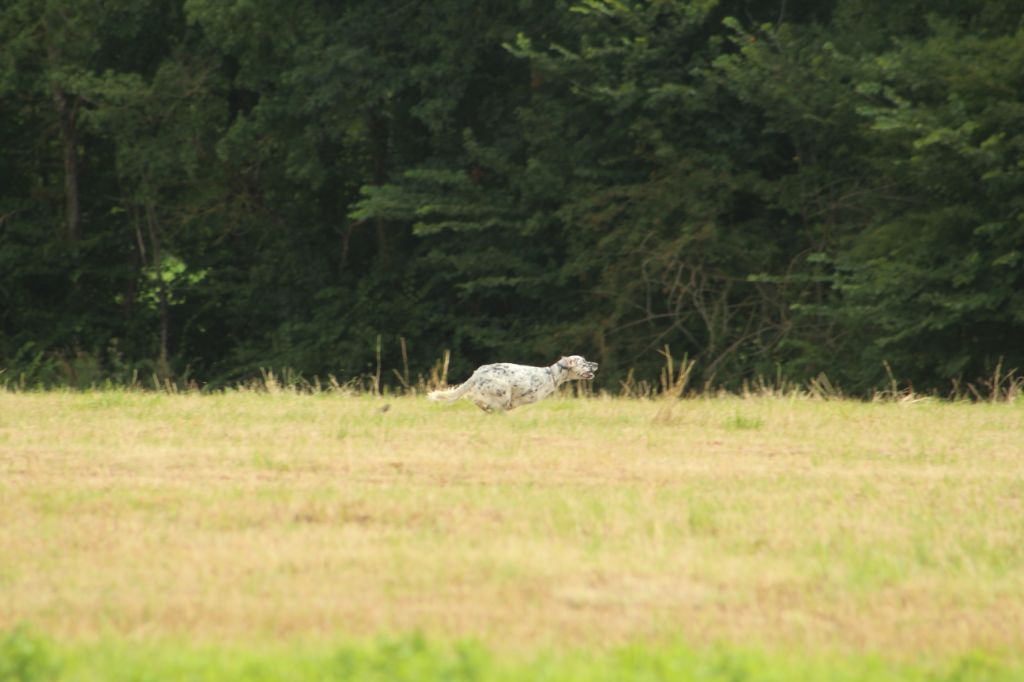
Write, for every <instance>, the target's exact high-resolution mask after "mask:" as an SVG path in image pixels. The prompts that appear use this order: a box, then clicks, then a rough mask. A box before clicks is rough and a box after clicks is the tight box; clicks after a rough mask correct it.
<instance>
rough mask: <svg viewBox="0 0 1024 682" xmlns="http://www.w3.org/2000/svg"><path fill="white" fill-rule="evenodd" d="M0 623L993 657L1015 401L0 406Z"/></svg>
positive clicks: (535, 645) (1005, 643) (305, 400)
mask: <svg viewBox="0 0 1024 682" xmlns="http://www.w3.org/2000/svg"><path fill="white" fill-rule="evenodd" d="M385 408H387V409H385ZM19 625H27V626H28V627H30V628H31V629H32V630H33V631H35V632H39V633H44V634H45V635H46V636H48V637H52V638H54V639H56V640H57V641H61V642H89V641H98V640H105V641H109V640H111V639H114V640H117V641H125V642H138V643H140V645H141V644H142V643H145V642H152V641H165V640H175V641H178V640H182V641H189V642H200V643H203V644H205V645H210V644H212V645H223V646H228V647H231V646H254V647H256V646H259V645H261V643H271V642H282V641H297V642H305V643H314V644H315V643H317V642H328V641H334V640H337V639H338V638H347V639H350V640H353V641H359V640H365V639H366V638H369V637H373V636H377V635H389V634H402V633H409V632H420V633H423V635H424V636H425V637H427V638H428V639H430V640H432V641H433V640H436V641H460V640H465V639H466V638H472V639H474V640H476V641H478V642H480V643H482V645H483V646H485V647H487V648H488V649H490V650H494V651H497V652H503V655H504V654H507V655H510V656H516V655H520V654H521V653H522V652H531V651H539V650H548V651H553V650H559V649H562V648H569V649H577V650H591V651H608V650H612V649H614V648H616V647H621V646H624V645H630V644H636V643H643V644H644V645H649V646H660V645H662V644H664V645H666V646H668V645H671V644H673V643H680V642H681V643H685V644H686V646H690V647H697V648H698V649H699V648H701V647H714V646H736V647H744V648H755V649H757V650H761V651H768V652H798V653H800V654H801V655H808V656H818V655H826V656H830V655H837V656H851V655H852V656H862V655H867V656H878V657H881V658H882V659H884V660H891V661H897V662H899V661H921V660H949V659H952V658H955V657H957V656H962V655H969V654H970V655H973V654H976V653H978V652H981V653H982V654H983V655H985V656H990V657H993V659H994V660H997V661H1011V662H1012V661H1017V662H1019V661H1020V660H1021V658H1022V656H1024V404H1022V403H1021V402H1018V403H1017V404H967V403H940V402H933V401H920V402H905V403H887V404H882V403H862V402H854V401H842V400H837V401H824V400H812V399H807V398H801V397H761V398H715V399H690V400H683V401H675V402H668V401H652V400H625V399H610V398H594V399H586V400H582V399H580V400H552V401H549V402H545V403H541V404H538V405H534V406H530V407H526V408H522V409H520V410H517V411H515V412H513V413H511V414H509V415H506V416H499V417H495V416H487V415H484V414H482V413H481V412H479V411H478V410H477V409H476V408H475V407H473V406H471V405H469V404H466V403H463V404H457V405H455V406H451V407H444V406H438V405H435V404H430V403H428V402H427V401H426V400H424V399H422V398H414V397H397V398H396V397H392V398H375V397H370V396H363V397H358V396H344V395H340V394H335V393H322V394H317V395H302V394H296V393H289V392H284V391H282V392H277V393H273V392H271V393H259V392H244V391H240V392H227V393H223V394H213V395H199V394H180V395H172V394H160V393H141V392H134V393H133V392H117V391H105V392H91V393H13V392H6V393H5V392H0V633H2V632H4V631H11V630H12V629H13V628H15V627H17V626H19ZM1014 665H1016V664H1014ZM0 668H2V666H0ZM0 677H2V675H0Z"/></svg>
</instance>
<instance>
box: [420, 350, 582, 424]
mask: <svg viewBox="0 0 1024 682" xmlns="http://www.w3.org/2000/svg"><path fill="white" fill-rule="evenodd" d="M596 371H597V363H596V362H590V361H589V360H587V359H586V358H583V357H582V356H579V355H570V356H569V357H567V358H562V359H561V360H559V361H558V362H556V363H555V364H553V365H551V366H550V367H531V366H529V365H513V364H511V363H508V362H499V363H497V364H494V365H483V366H482V367H478V368H477V370H476V371H475V372H473V376H471V377H469V379H467V380H466V383H464V384H461V385H459V386H456V387H454V388H449V389H445V390H443V391H431V392H430V393H429V394H428V395H427V397H428V398H429V399H431V400H435V401H442V402H448V403H450V402H454V401H456V400H458V399H459V398H461V397H463V396H465V397H467V398H469V399H470V400H472V401H473V402H474V403H475V404H476V405H477V407H479V408H480V409H482V410H483V411H484V412H505V411H507V410H511V409H512V408H514V407H519V406H520V405H529V404H530V403H535V402H537V401H538V400H541V399H542V398H547V397H548V396H549V395H551V394H552V393H554V392H555V391H557V390H558V387H559V386H561V385H562V384H564V383H565V382H567V381H573V380H575V379H593V378H594V372H596Z"/></svg>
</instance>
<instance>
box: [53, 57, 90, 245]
mask: <svg viewBox="0 0 1024 682" xmlns="http://www.w3.org/2000/svg"><path fill="white" fill-rule="evenodd" d="M49 56H50V61H51V62H55V61H56V59H57V55H56V52H55V50H54V49H51V50H50V55H49ZM69 99H70V97H69V96H68V94H67V93H66V92H64V90H63V89H62V88H61V87H60V86H59V85H56V84H54V86H53V105H54V107H55V108H56V110H57V120H58V124H59V127H60V140H61V144H62V146H63V148H64V216H65V218H64V219H65V226H66V227H65V237H66V238H67V240H68V241H69V242H71V243H72V244H74V243H76V242H77V241H78V240H79V239H81V237H82V231H81V218H82V217H81V211H80V209H79V205H78V126H77V124H76V121H75V119H76V118H77V115H78V103H77V101H76V102H75V103H74V104H71V103H70V102H69Z"/></svg>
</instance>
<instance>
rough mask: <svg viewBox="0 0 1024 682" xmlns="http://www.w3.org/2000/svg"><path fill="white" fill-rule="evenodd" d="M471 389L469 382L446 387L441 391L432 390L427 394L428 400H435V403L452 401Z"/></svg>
mask: <svg viewBox="0 0 1024 682" xmlns="http://www.w3.org/2000/svg"><path fill="white" fill-rule="evenodd" d="M468 390H469V382H468V381H467V382H466V383H464V384H460V385H459V386H454V387H452V388H445V389H442V390H440V391H431V392H430V393H428V394H427V400H433V401H434V402H435V403H437V402H440V403H452V402H455V401H456V400H458V399H459V398H461V397H462V396H463V395H465V393H466V391H468Z"/></svg>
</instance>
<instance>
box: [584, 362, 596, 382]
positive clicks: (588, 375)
mask: <svg viewBox="0 0 1024 682" xmlns="http://www.w3.org/2000/svg"><path fill="white" fill-rule="evenodd" d="M596 371H597V363H596V362H588V363H587V366H586V370H585V371H584V372H583V378H584V379H593V378H594V372H596Z"/></svg>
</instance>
